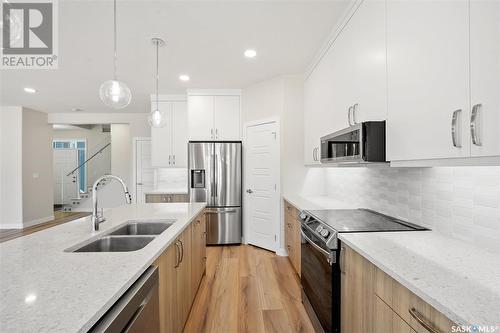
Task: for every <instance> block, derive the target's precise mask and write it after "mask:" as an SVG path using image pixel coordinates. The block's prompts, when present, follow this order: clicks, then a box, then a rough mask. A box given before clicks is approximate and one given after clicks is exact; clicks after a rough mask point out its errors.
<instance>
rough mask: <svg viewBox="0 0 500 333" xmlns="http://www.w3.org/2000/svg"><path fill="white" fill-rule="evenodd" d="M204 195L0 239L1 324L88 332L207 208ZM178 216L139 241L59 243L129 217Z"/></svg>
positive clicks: (9, 328) (13, 327)
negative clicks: (120, 248) (86, 248)
mask: <svg viewBox="0 0 500 333" xmlns="http://www.w3.org/2000/svg"><path fill="white" fill-rule="evenodd" d="M204 207H205V204H204V203H171V204H164V203H163V204H143V205H127V206H122V207H119V208H113V209H109V210H105V211H104V216H105V217H106V222H103V223H101V225H100V229H101V230H100V231H98V232H93V231H92V227H91V222H90V217H85V218H81V219H78V220H75V221H71V222H68V223H65V224H62V225H59V226H56V227H52V228H49V229H46V230H43V231H40V232H37V233H34V234H31V235H28V236H24V237H20V238H17V239H14V240H11V241H8V242H5V243H2V244H0V331H1V332H51V333H57V332H61V333H63V332H64V333H69V332H86V331H87V330H88V329H90V328H91V327H92V325H93V324H94V323H95V322H96V321H97V320H98V319H99V318H100V317H101V316H102V315H103V314H104V313H105V312H106V311H107V310H108V309H109V308H110V307H111V306H112V305H113V304H114V303H115V302H116V300H118V299H119V298H120V296H121V295H122V294H123V293H124V292H125V291H126V290H127V289H128V288H129V287H130V286H131V285H132V284H133V283H134V282H135V281H136V280H137V278H138V277H139V276H140V275H141V274H142V273H143V272H144V271H145V270H146V269H147V268H148V267H149V266H150V265H151V263H153V262H154V261H155V259H156V258H157V257H158V256H159V255H160V254H161V253H162V252H163V251H164V250H165V249H166V248H167V247H168V246H169V245H170V244H171V243H172V242H173V241H174V240H175V239H176V238H177V236H179V235H180V234H181V232H182V231H183V230H184V229H185V228H186V227H187V226H188V225H189V223H191V222H192V221H193V220H194V218H195V217H196V216H197V215H198V214H199V213H200V212H201V211H202V210H203V209H204ZM143 219H155V220H157V219H175V220H176V222H175V223H174V224H173V225H172V226H171V227H169V228H168V229H167V230H166V231H165V232H163V233H162V234H160V235H159V236H157V237H156V238H155V239H154V240H153V241H152V242H151V243H149V244H148V245H146V246H145V247H144V248H143V249H140V250H138V251H133V252H103V253H90V252H87V253H72V252H65V251H64V250H66V249H68V248H70V247H71V248H72V247H73V246H75V245H77V244H79V243H81V242H84V241H86V240H88V239H89V238H94V237H96V238H97V237H98V235H99V234H102V233H106V232H107V231H109V230H110V229H112V228H116V226H118V225H119V224H122V223H124V222H125V221H127V220H139V221H140V220H143Z"/></svg>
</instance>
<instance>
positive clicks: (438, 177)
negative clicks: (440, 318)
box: [325, 167, 500, 252]
mask: <svg viewBox="0 0 500 333" xmlns="http://www.w3.org/2000/svg"><path fill="white" fill-rule="evenodd" d="M325 173H326V176H327V189H326V193H327V195H328V196H331V197H334V198H335V199H339V200H342V201H345V202H349V203H352V204H354V205H356V206H359V207H365V208H370V209H373V210H376V211H379V212H381V213H384V214H387V215H391V216H395V217H398V218H401V219H404V220H407V221H410V222H413V223H416V224H420V225H425V226H426V227H429V228H431V229H433V230H437V231H439V232H441V233H444V234H446V235H449V236H452V237H454V238H458V239H460V240H463V241H466V242H470V243H474V244H476V245H479V246H482V247H486V248H487V249H489V250H492V251H495V252H497V251H500V167H436V168H331V169H325Z"/></svg>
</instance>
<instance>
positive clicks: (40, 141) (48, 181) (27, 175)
mask: <svg viewBox="0 0 500 333" xmlns="http://www.w3.org/2000/svg"><path fill="white" fill-rule="evenodd" d="M22 118H23V119H22V120H23V121H22V174H23V182H22V198H23V203H22V205H23V226H24V227H27V226H31V225H34V224H38V223H42V222H47V221H50V220H52V219H54V214H53V209H54V194H53V191H54V183H53V168H52V126H50V125H49V124H48V123H47V114H46V113H43V112H38V111H34V110H30V109H27V108H23V115H22Z"/></svg>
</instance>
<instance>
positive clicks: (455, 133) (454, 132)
mask: <svg viewBox="0 0 500 333" xmlns="http://www.w3.org/2000/svg"><path fill="white" fill-rule="evenodd" d="M461 112H462V110H461V109H459V110H455V111H453V115H452V117H451V140H452V142H453V147H456V148H461V147H462V145H461V144H460V140H459V137H460V131H459V128H458V126H457V122H458V117H459V115H460V113H461ZM471 121H472V120H471ZM471 126H472V125H471Z"/></svg>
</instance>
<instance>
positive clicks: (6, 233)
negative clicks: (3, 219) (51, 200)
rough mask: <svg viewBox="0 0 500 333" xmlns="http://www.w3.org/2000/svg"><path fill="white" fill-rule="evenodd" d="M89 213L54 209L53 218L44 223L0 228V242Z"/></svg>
mask: <svg viewBox="0 0 500 333" xmlns="http://www.w3.org/2000/svg"><path fill="white" fill-rule="evenodd" d="M90 214H91V213H87V212H63V211H55V212H54V220H52V221H48V222H45V223H40V224H37V225H34V226H32V227H28V228H24V229H0V243H3V242H6V241H8V240H11V239H14V238H18V237H22V236H26V235H29V234H32V233H34V232H37V231H41V230H44V229H47V228H50V227H53V226H56V225H59V224H63V223H66V222H69V221H73V220H76V219H79V218H81V217H84V216H88V215H90Z"/></svg>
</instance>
